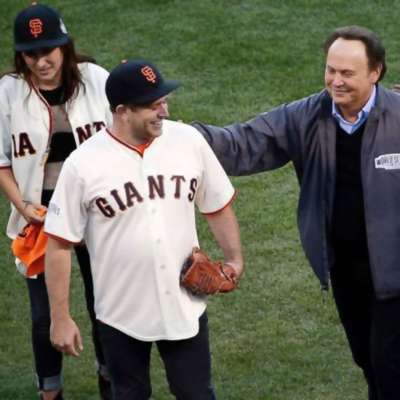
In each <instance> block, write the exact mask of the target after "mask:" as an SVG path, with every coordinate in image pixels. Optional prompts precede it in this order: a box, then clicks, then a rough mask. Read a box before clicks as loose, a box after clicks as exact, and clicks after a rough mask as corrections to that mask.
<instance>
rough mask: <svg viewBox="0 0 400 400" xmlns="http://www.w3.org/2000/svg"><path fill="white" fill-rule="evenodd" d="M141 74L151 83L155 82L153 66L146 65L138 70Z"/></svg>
mask: <svg viewBox="0 0 400 400" xmlns="http://www.w3.org/2000/svg"><path fill="white" fill-rule="evenodd" d="M140 71H141V72H142V74H143V76H144V77H145V78H146V79H147V80H148V81H149V82H151V83H156V78H157V76H156V74H155V73H154V71H153V68H151V67H149V66H148V65H146V66H145V67H143V68H142V69H141V70H140Z"/></svg>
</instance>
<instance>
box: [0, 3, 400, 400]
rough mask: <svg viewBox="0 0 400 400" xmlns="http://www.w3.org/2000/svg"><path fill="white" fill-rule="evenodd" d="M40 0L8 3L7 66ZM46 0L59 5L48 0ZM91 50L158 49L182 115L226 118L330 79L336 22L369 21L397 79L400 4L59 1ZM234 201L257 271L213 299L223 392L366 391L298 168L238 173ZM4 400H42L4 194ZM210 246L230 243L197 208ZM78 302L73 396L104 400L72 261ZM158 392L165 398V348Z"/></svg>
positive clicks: (288, 399) (100, 53) (0, 46)
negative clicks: (302, 211)
mask: <svg viewBox="0 0 400 400" xmlns="http://www.w3.org/2000/svg"><path fill="white" fill-rule="evenodd" d="M27 3H28V1H25V0H24V1H22V0H13V1H11V0H0V9H1V14H0V27H1V30H0V31H1V35H0V68H1V69H2V70H4V69H7V67H8V66H9V65H10V61H11V58H12V50H11V49H12V26H13V20H14V16H15V14H16V13H17V11H19V10H20V9H21V8H22V7H24V6H25V5H26V4H27ZM47 4H49V3H48V2H47ZM51 5H53V6H55V7H57V8H58V9H59V10H60V11H61V13H62V14H63V16H64V20H65V23H66V25H67V27H68V29H69V31H70V33H71V34H72V36H73V37H74V38H75V41H76V45H77V48H78V49H79V50H80V51H81V52H85V53H89V54H90V55H93V56H95V57H96V59H97V61H98V62H99V64H101V65H103V66H104V67H106V68H112V67H113V66H115V65H116V64H117V63H119V61H120V60H121V59H125V58H139V57H140V58H147V59H150V60H153V61H154V62H155V63H156V64H157V65H159V66H160V68H161V70H162V71H163V72H164V74H165V75H166V76H167V77H170V78H177V79H180V80H182V81H183V83H184V86H183V87H182V88H181V89H179V91H178V92H177V93H176V94H175V95H174V96H173V97H172V98H171V102H170V111H171V114H172V118H174V119H182V120H184V121H192V120H200V121H204V122H210V123H215V124H226V123H229V122H233V121H235V120H245V119H247V118H250V117H251V116H253V115H255V114H256V113H258V112H261V111H264V110H268V109H270V108H271V107H273V106H274V105H278V104H280V103H282V102H286V101H290V100H293V99H296V98H300V97H303V96H306V95H308V94H310V93H313V92H315V91H318V90H320V88H321V87H322V85H323V68H324V57H323V53H322V48H321V44H322V42H323V40H324V38H325V37H326V35H327V34H328V33H329V32H330V31H331V30H332V29H334V28H335V27H338V26H343V25H350V24H359V25H364V26H367V27H368V28H370V29H372V30H375V31H376V32H378V33H379V34H380V36H381V38H382V39H383V42H384V44H385V45H386V48H387V53H388V54H387V60H388V74H387V76H386V78H385V80H384V84H385V85H387V86H391V85H392V84H393V83H394V82H396V80H397V79H398V73H399V62H400V41H399V36H400V35H399V33H398V15H400V3H399V2H398V1H394V0H393V1H391V0H385V1H384V0H377V1H368V0H367V1H365V0H364V1H361V0H332V1H317V0H286V1H285V0H282V1H273V0H230V1H228V0H225V1H223V0H214V1H212V0H198V1H194V0H145V1H138V0H136V1H135V0H102V1H94V0H86V1H82V0H64V1H61V0H54V1H52V3H51ZM233 181H234V184H235V186H236V187H237V189H238V198H237V201H236V203H235V210H236V212H237V215H238V219H239V222H240V225H241V232H242V242H243V247H244V252H245V256H246V264H247V271H246V274H245V278H244V279H243V281H242V284H241V288H240V290H238V291H237V292H234V293H232V294H229V295H225V296H220V297H214V298H211V299H210V302H209V308H208V314H209V319H210V331H211V345H212V352H213V371H214V381H215V386H216V389H217V394H218V398H219V399H223V400H225V399H229V400H244V399H255V400H322V399H323V400H363V399H366V398H367V395H366V387H365V384H364V381H363V378H362V376H361V373H360V371H359V370H357V369H356V367H355V366H354V365H353V363H352V360H351V356H350V353H349V350H348V348H347V344H346V342H345V337H344V333H343V331H342V328H341V326H340V323H339V321H338V317H337V313H336V310H335V307H334V304H333V301H332V298H331V295H330V294H329V295H328V297H327V298H326V299H325V300H324V298H323V295H322V293H321V291H320V288H319V284H318V281H317V279H316V278H315V277H314V276H313V274H312V272H311V269H310V267H309V266H308V264H307V261H306V259H305V257H304V255H303V252H302V250H301V246H300V243H299V238H298V232H297V227H296V201H297V195H298V188H297V183H296V180H295V177H294V173H293V170H292V167H291V166H290V165H289V166H286V167H284V168H282V169H281V170H279V171H274V172H270V173H266V174H259V175H256V176H252V177H246V178H235V179H234V180H233ZM0 200H1V202H0V222H1V226H2V229H1V233H0V235H1V241H0V250H1V261H2V265H1V269H0V324H1V325H0V326H1V329H0V400H30V399H35V398H36V393H35V388H34V378H33V367H32V356H31V348H30V346H31V345H30V318H29V304H28V298H27V290H26V287H25V282H24V280H23V279H22V278H21V276H20V275H19V274H18V273H17V272H16V271H15V268H14V263H13V259H12V257H11V255H10V251H9V246H10V243H9V241H8V239H7V238H6V236H5V234H4V231H5V224H6V220H7V214H8V204H7V202H6V200H5V199H4V198H3V197H0ZM199 230H200V237H201V243H202V246H203V247H204V248H206V249H207V250H208V251H209V252H210V253H211V254H212V255H213V256H214V257H219V256H220V255H221V253H220V252H219V250H218V249H217V248H216V245H215V243H214V242H213V240H212V238H211V237H210V235H209V233H208V230H207V227H206V226H205V223H204V221H203V220H201V218H200V219H199ZM72 298H73V304H72V310H73V315H74V317H75V318H76V320H77V321H78V323H79V325H80V327H81V328H82V331H83V334H84V344H85V350H84V352H83V354H82V355H81V357H80V358H78V359H71V358H67V359H66V360H65V392H66V398H67V399H70V400H94V399H98V394H97V388H96V381H95V374H94V366H93V349H92V346H91V343H90V337H89V329H88V328H89V325H88V319H87V316H86V313H85V308H84V301H83V294H82V285H81V280H80V277H79V273H78V271H77V270H74V276H73V285H72ZM152 377H153V392H154V394H153V398H154V399H156V400H167V399H171V398H172V397H171V396H170V395H169V393H168V389H167V385H166V381H165V374H164V371H163V368H162V365H161V363H160V361H159V358H158V355H157V353H156V352H154V353H153V370H152Z"/></svg>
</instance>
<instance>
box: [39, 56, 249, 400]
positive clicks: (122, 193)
mask: <svg viewBox="0 0 400 400" xmlns="http://www.w3.org/2000/svg"><path fill="white" fill-rule="evenodd" d="M178 86H179V82H177V81H166V80H164V79H163V77H162V76H161V74H160V72H159V71H158V70H157V68H156V67H155V66H154V65H152V64H151V63H149V62H147V61H143V60H136V61H129V62H125V63H122V64H120V65H119V66H117V67H116V68H115V69H114V70H113V71H112V72H111V74H110V76H109V78H108V80H107V83H106V93H107V98H108V100H109V102H110V105H111V111H112V112H113V125H112V127H111V128H110V129H103V130H102V131H100V132H99V133H98V134H96V135H95V136H93V138H91V139H89V140H88V141H87V142H85V143H84V144H83V145H81V146H80V147H79V149H78V150H77V151H74V152H73V153H72V154H71V156H70V157H69V158H68V159H67V161H66V162H65V163H64V166H63V169H62V172H61V175H60V177H59V180H58V183H57V186H56V190H55V193H54V196H53V198H52V200H51V202H50V205H49V208H48V215H47V218H46V223H45V231H46V232H47V233H48V234H49V235H50V238H49V243H48V251H47V256H46V281H47V286H48V292H49V298H50V304H51V315H52V329H51V340H52V343H53V345H54V346H55V347H56V348H57V349H59V350H60V351H62V352H64V353H67V354H71V355H74V356H77V355H78V354H79V353H80V351H81V350H82V339H81V336H80V332H79V329H78V327H77V326H76V324H75V323H74V321H73V320H72V318H71V316H70V313H69V304H68V303H69V300H68V292H69V279H70V269H71V261H70V249H71V247H72V246H73V244H75V243H79V242H81V241H82V240H85V242H86V244H87V247H88V249H89V253H90V257H91V260H92V273H93V281H94V292H95V310H96V315H97V319H98V325H99V331H100V340H101V342H102V344H103V346H104V351H105V357H106V363H107V366H108V368H109V372H110V375H111V381H112V387H113V394H114V399H116V400H128V399H143V400H144V399H149V398H150V396H151V385H150V374H149V368H150V365H149V362H150V351H151V345H152V342H156V344H157V347H158V350H159V352H160V355H161V357H162V359H163V361H164V364H165V368H166V372H167V378H168V382H169V386H170V390H171V392H172V393H173V394H174V395H175V396H176V398H177V399H179V400H197V399H198V400H200V399H202V400H208V399H210V400H211V399H215V398H216V397H215V393H214V389H213V386H212V382H211V360H210V352H209V341H208V327H207V315H206V311H205V310H206V298H204V297H197V296H193V295H192V294H190V293H189V292H188V291H186V290H185V289H184V288H182V287H181V286H180V283H179V276H180V271H181V268H182V265H183V264H184V261H185V259H186V258H187V257H188V256H189V255H190V254H191V251H192V248H193V247H195V246H198V238H197V233H196V223H195V208H194V204H196V205H197V207H198V208H199V210H200V212H201V213H202V214H203V215H204V216H205V218H206V219H207V221H208V224H209V226H210V229H211V231H212V233H213V235H214V237H215V239H216V240H217V242H218V244H219V246H220V247H221V249H222V251H223V253H224V258H225V262H226V263H229V264H231V265H232V266H233V268H234V269H235V271H236V273H237V276H238V277H239V276H240V275H241V273H242V270H243V259H242V253H241V246H240V237H239V229H238V226H237V222H236V218H235V215H234V213H233V210H232V208H231V203H232V200H233V198H234V194H235V191H234V188H233V187H232V185H231V183H230V181H229V179H228V177H227V176H226V174H225V172H224V171H223V169H222V167H221V166H220V164H219V162H218V161H217V159H216V158H215V156H214V154H213V152H212V151H211V149H210V148H209V146H208V144H207V143H206V141H205V140H204V139H203V137H202V136H201V135H200V134H199V133H198V132H197V131H196V130H195V129H194V128H192V127H190V126H188V125H185V124H182V123H177V122H173V121H170V120H167V119H166V118H167V117H168V116H169V114H168V105H167V95H168V93H170V92H171V91H173V90H174V89H176V88H177V87H178Z"/></svg>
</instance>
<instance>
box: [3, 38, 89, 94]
mask: <svg viewBox="0 0 400 400" xmlns="http://www.w3.org/2000/svg"><path fill="white" fill-rule="evenodd" d="M60 49H61V51H62V53H63V56H64V59H63V64H62V86H63V88H64V90H63V102H67V101H70V100H72V99H73V98H75V97H76V96H77V95H78V93H79V90H81V89H83V90H84V89H85V84H84V82H83V81H82V75H81V72H80V71H79V68H78V64H79V63H81V62H91V63H96V61H95V59H94V58H92V57H89V56H86V55H83V54H77V53H76V51H75V46H74V41H73V40H72V39H70V40H69V41H68V43H66V44H64V45H63V46H60ZM10 74H11V75H18V76H21V77H23V79H25V81H26V82H27V83H28V84H29V86H31V88H32V86H33V84H32V79H31V75H32V72H31V71H30V69H29V68H28V66H27V65H26V63H25V61H24V58H23V57H22V53H21V52H19V51H16V52H15V54H14V66H13V68H12V70H11V71H9V72H7V73H5V74H3V76H4V75H10Z"/></svg>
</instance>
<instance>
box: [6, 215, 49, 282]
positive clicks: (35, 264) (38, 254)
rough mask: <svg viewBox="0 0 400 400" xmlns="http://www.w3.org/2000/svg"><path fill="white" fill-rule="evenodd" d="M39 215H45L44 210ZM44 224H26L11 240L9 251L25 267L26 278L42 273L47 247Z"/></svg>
mask: <svg viewBox="0 0 400 400" xmlns="http://www.w3.org/2000/svg"><path fill="white" fill-rule="evenodd" d="M39 213H40V215H41V216H42V215H45V214H46V209H43V210H41V211H40V212H39ZM43 227H44V224H40V225H39V224H28V225H26V226H25V228H24V229H23V230H22V232H21V233H19V234H18V236H17V237H16V238H15V239H14V240H13V242H12V244H11V249H12V252H13V254H14V256H15V257H17V258H18V259H20V260H21V261H22V262H23V263H24V264H25V266H26V276H28V277H30V276H34V275H37V274H40V273H42V272H43V271H44V255H45V252H46V246H47V235H46V234H45V233H44V231H43Z"/></svg>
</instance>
